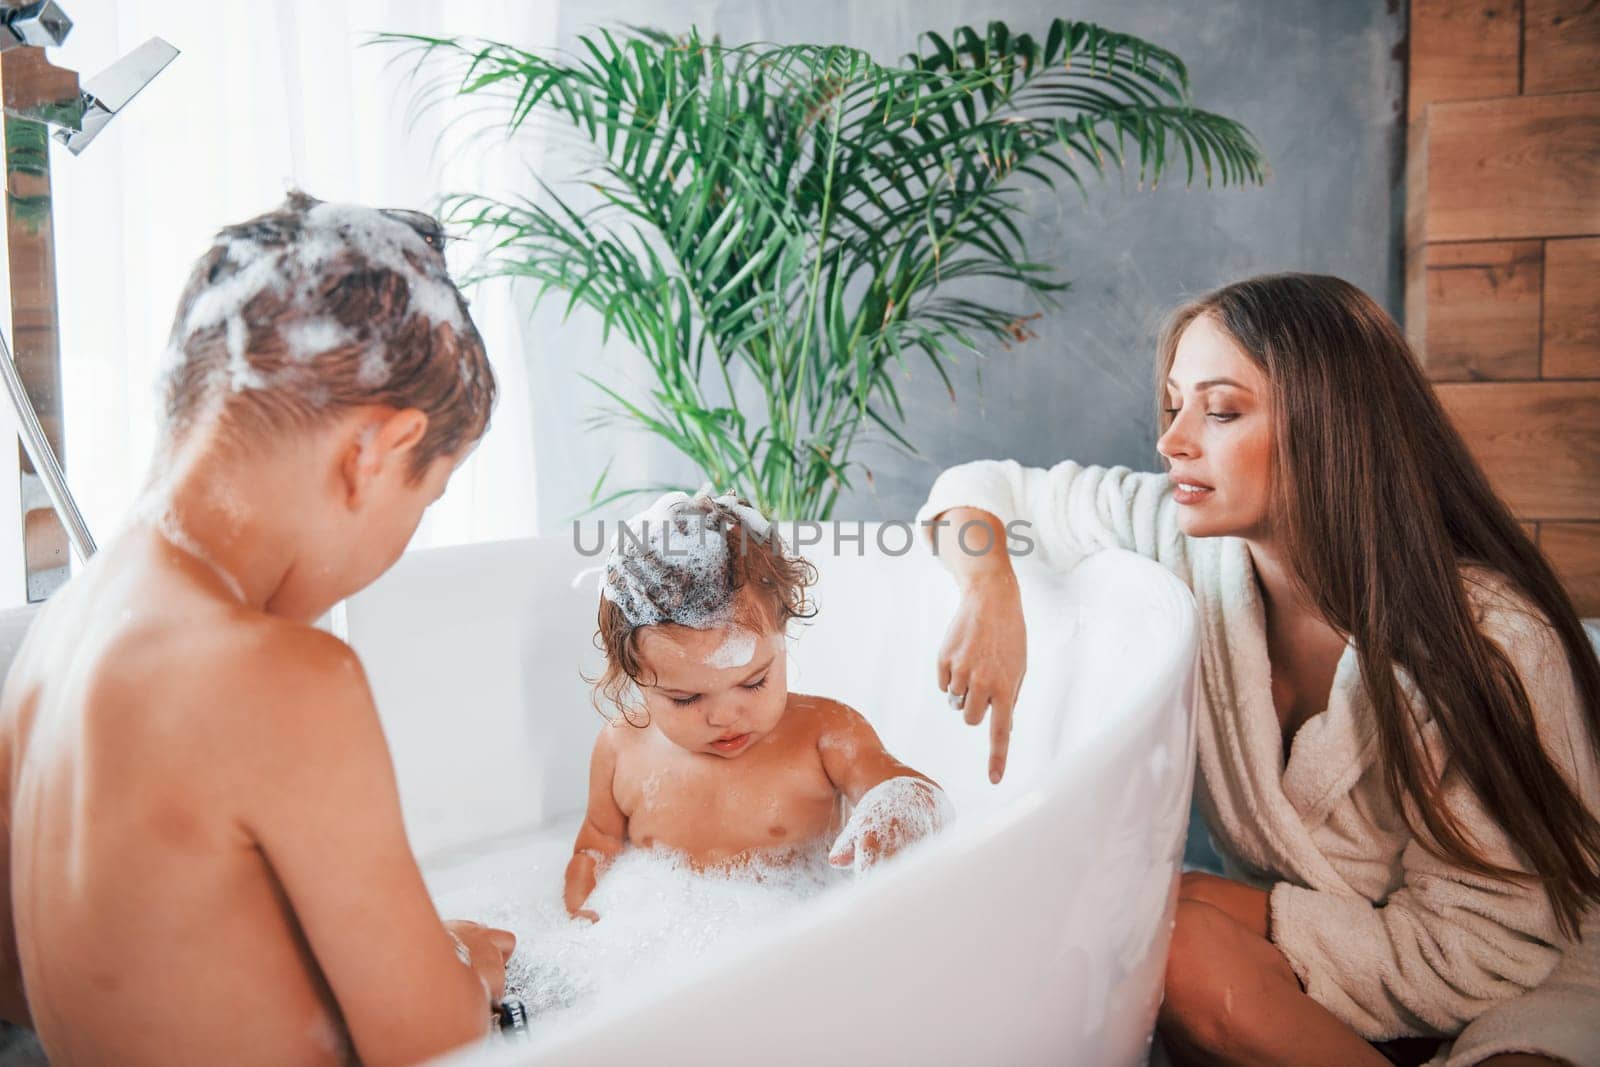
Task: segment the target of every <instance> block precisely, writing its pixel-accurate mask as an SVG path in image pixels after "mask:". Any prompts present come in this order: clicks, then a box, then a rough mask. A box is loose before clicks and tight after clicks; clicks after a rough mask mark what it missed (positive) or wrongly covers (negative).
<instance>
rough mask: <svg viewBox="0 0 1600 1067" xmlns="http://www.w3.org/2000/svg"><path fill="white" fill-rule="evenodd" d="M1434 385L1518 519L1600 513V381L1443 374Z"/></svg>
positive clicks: (1596, 516) (1582, 517)
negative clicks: (1454, 378) (1450, 378)
mask: <svg viewBox="0 0 1600 1067" xmlns="http://www.w3.org/2000/svg"><path fill="white" fill-rule="evenodd" d="M1434 391H1435V392H1436V393H1438V396H1439V399H1440V401H1442V402H1443V404H1444V406H1445V409H1446V410H1447V411H1448V412H1449V413H1450V417H1451V419H1452V420H1453V421H1454V422H1455V424H1456V426H1457V428H1458V429H1459V430H1460V431H1461V434H1462V436H1463V437H1465V438H1466V440H1467V444H1468V446H1469V447H1470V448H1471V449H1472V453H1473V455H1474V456H1476V457H1477V459H1478V462H1479V463H1481V464H1482V465H1483V468H1484V471H1485V472H1486V473H1487V474H1488V476H1489V480H1490V482H1492V483H1493V485H1494V489H1495V492H1497V493H1499V494H1500V498H1501V499H1502V500H1504V501H1505V502H1506V503H1507V504H1508V505H1509V506H1510V507H1511V510H1512V511H1514V512H1515V513H1516V515H1517V517H1518V518H1519V519H1533V520H1546V519H1577V520H1586V519H1587V520H1595V519H1600V382H1471V383H1448V382H1446V383H1441V384H1439V385H1436V386H1434ZM1543 529H1544V528H1543V527H1541V530H1543Z"/></svg>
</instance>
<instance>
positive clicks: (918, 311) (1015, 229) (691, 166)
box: [380, 19, 1265, 519]
mask: <svg viewBox="0 0 1600 1067" xmlns="http://www.w3.org/2000/svg"><path fill="white" fill-rule="evenodd" d="M380 40H381V41H385V42H389V43H399V44H403V45H405V46H407V47H408V48H410V49H415V50H417V51H418V52H419V54H418V56H417V60H418V67H417V69H418V70H424V69H426V70H431V71H434V72H437V75H438V76H437V78H436V79H435V80H434V81H433V83H432V87H433V89H434V90H436V91H443V92H446V93H450V94H460V95H463V96H473V97H483V98H486V104H487V106H488V107H489V109H490V113H491V114H493V115H494V116H495V118H494V126H495V127H496V128H497V129H503V130H505V131H506V132H507V133H508V134H509V133H512V132H515V131H517V130H519V129H521V128H523V127H524V126H525V125H526V124H528V123H530V122H531V121H533V119H534V118H535V117H536V116H539V115H545V116H550V117H553V118H554V119H556V120H557V121H559V122H561V123H563V124H570V126H571V127H574V128H576V129H577V130H578V131H580V134H581V135H582V136H584V137H586V138H587V140H588V142H589V143H590V144H592V146H593V149H594V153H593V155H594V158H593V171H592V174H591V175H590V177H591V179H592V180H591V182H590V184H591V185H592V187H593V189H594V190H595V191H596V192H597V193H598V198H599V199H598V206H596V207H594V208H591V209H586V210H577V209H575V208H573V207H572V206H570V205H569V203H568V202H567V200H565V199H563V198H562V197H561V196H560V195H558V194H557V193H556V191H555V190H553V189H551V188H549V187H547V186H544V185H543V183H541V187H540V189H538V190H536V191H534V193H533V195H530V196H528V197H526V198H523V199H519V200H516V201H508V200H504V199H495V198H490V197H486V196H482V195H477V194H471V193H465V194H456V195H452V196H449V197H447V198H446V201H445V208H444V214H445V216H446V218H447V220H448V221H451V222H452V223H454V224H458V225H460V226H464V227H465V228H466V229H467V230H469V231H472V232H474V233H475V234H477V235H479V236H481V237H485V238H487V244H488V246H489V248H490V251H489V253H488V254H487V255H486V257H485V259H484V261H483V263H482V265H481V266H480V267H479V268H478V270H477V271H476V272H475V276H476V277H480V278H482V277H510V278H527V279H531V280H532V281H533V282H535V283H536V284H537V286H538V290H537V293H538V297H539V298H540V299H543V298H544V297H545V296H547V295H548V294H550V293H551V292H552V291H558V292H561V293H564V294H565V295H566V310H567V312H568V313H570V312H571V311H572V310H573V309H574V308H576V307H577V306H579V305H583V306H585V307H587V308H589V309H591V310H592V311H593V312H595V313H598V314H599V315H600V316H601V317H602V322H603V328H604V332H605V334H606V336H608V337H609V336H610V334H611V332H612V331H619V332H620V333H621V334H622V335H623V336H624V337H626V338H627V340H628V341H629V342H631V343H632V344H633V345H634V346H635V347H637V349H638V350H639V351H640V352H642V353H643V355H644V357H645V358H646V359H647V360H648V361H649V363H650V365H651V367H652V368H653V370H654V373H655V375H656V381H655V383H654V388H653V390H652V391H651V393H650V396H649V399H648V400H647V401H635V400H631V399H629V398H628V397H626V396H624V395H622V393H621V392H619V391H618V390H617V389H614V388H612V387H611V386H608V385H606V384H604V383H602V382H598V381H595V382H594V384H595V385H596V386H598V387H599V388H600V389H601V390H602V391H603V392H604V393H605V394H606V395H607V396H608V397H609V398H610V400H611V402H612V403H613V404H614V405H615V407H614V408H612V409H610V410H609V411H608V413H607V414H608V415H609V416H610V417H618V416H620V417H623V418H625V419H630V420H633V421H635V422H637V423H638V424H639V425H640V426H643V427H644V428H646V429H647V430H649V431H650V432H652V433H654V434H656V435H658V436H660V437H661V438H663V439H664V440H666V441H667V442H669V443H670V444H671V445H672V446H673V447H674V448H676V449H678V450H679V451H681V452H682V453H684V454H685V455H687V456H689V457H690V458H691V459H692V460H693V461H694V462H695V463H696V464H697V465H698V466H699V468H700V469H701V471H702V472H703V474H704V476H705V478H707V479H709V480H710V481H711V482H712V483H714V484H715V485H716V486H718V487H719V488H733V489H736V490H738V491H739V492H740V493H741V494H742V495H744V496H746V497H747V498H749V499H750V500H751V501H752V502H753V503H755V504H756V505H757V506H758V507H760V508H761V509H762V510H764V511H766V512H767V513H768V514H769V515H773V516H775V517H778V518H784V519H826V518H828V517H830V516H831V514H832V511H833V508H834V505H835V503H836V502H837V500H838V496H839V493H840V491H841V490H842V489H844V488H846V487H848V486H850V484H851V483H850V475H851V473H852V470H853V468H854V467H855V464H854V463H853V462H852V461H851V459H850V455H851V449H852V447H853V446H854V445H855V444H856V443H857V441H858V435H860V434H861V433H862V431H863V430H864V429H866V430H867V431H868V432H873V431H874V430H876V431H881V432H882V433H884V434H887V435H888V437H890V438H892V439H893V440H894V441H895V442H898V444H899V445H901V446H903V447H904V448H906V449H908V450H911V451H913V452H914V451H915V449H914V446H913V445H912V443H911V441H910V440H909V439H908V438H907V436H906V434H905V433H904V432H903V429H902V428H903V426H904V422H905V412H904V409H903V408H902V406H901V401H900V397H899V395H898V391H897V389H896V385H895V376H894V373H893V371H894V370H895V369H897V368H898V369H903V368H905V367H906V365H907V359H908V357H914V358H924V357H925V358H926V359H927V360H928V361H929V362H930V363H931V365H932V367H933V369H934V371H935V372H936V373H938V374H939V376H940V377H941V378H942V379H943V381H944V384H945V387H946V389H948V390H949V391H950V393H951V396H952V398H954V395H955V392H954V387H953V386H952V384H951V382H950V376H949V368H948V365H949V363H950V362H951V360H952V358H953V356H954V354H955V352H957V351H958V350H961V349H967V350H971V351H975V352H980V353H981V352H982V350H983V346H984V345H985V343H993V342H997V341H998V342H1008V341H1011V340H1017V339H1021V338H1024V337H1026V336H1027V335H1028V334H1027V325H1026V324H1027V322H1028V320H1029V319H1030V318H1031V317H1034V316H1030V315H1029V314H1027V313H1026V312H1025V310H1024V309H1023V308H1022V307H1020V306H1018V305H1019V304H1020V303H1021V301H1020V299H1019V298H1021V297H1023V296H1028V295H1031V296H1032V297H1033V298H1035V299H1036V300H1037V301H1041V302H1044V303H1049V302H1050V301H1051V300H1052V297H1053V294H1055V293H1056V292H1058V291H1059V290H1062V289H1064V288H1066V286H1065V284H1064V283H1062V282H1061V281H1059V280H1058V278H1057V274H1056V272H1055V270H1054V269H1053V268H1052V267H1050V266H1048V265H1046V264H1043V263H1038V262H1035V261H1033V260H1032V259H1030V258H1029V256H1028V253H1027V248H1026V241H1025V240H1024V234H1023V230H1022V228H1021V226H1020V225H1019V222H1020V220H1019V218H1018V215H1019V212H1020V211H1021V206H1020V199H1019V194H1020V190H1019V188H1018V179H1019V178H1028V179H1031V180H1034V181H1036V182H1042V183H1044V184H1045V185H1047V186H1054V185H1055V184H1056V183H1058V182H1061V181H1063V180H1065V181H1070V182H1071V183H1072V184H1073V185H1075V186H1077V187H1078V188H1080V189H1082V188H1084V180H1085V178H1087V177H1090V176H1093V175H1098V174H1102V173H1103V172H1104V171H1105V169H1106V167H1107V166H1108V164H1110V163H1115V164H1116V165H1117V166H1119V167H1126V166H1128V165H1129V163H1130V161H1136V164H1137V173H1138V177H1139V181H1140V182H1141V184H1142V183H1145V182H1148V183H1149V184H1150V185H1151V186H1152V187H1153V186H1154V185H1155V183H1156V182H1157V181H1158V180H1159V178H1160V177H1161V175H1162V174H1163V173H1165V172H1166V171H1167V170H1168V168H1169V167H1171V166H1172V165H1174V164H1175V163H1176V162H1177V161H1178V160H1179V159H1181V161H1182V165H1183V170H1184V176H1185V180H1186V181H1188V182H1190V183H1192V182H1193V181H1194V179H1195V176H1196V174H1197V173H1198V174H1200V175H1201V176H1203V178H1204V180H1205V181H1206V182H1207V184H1210V183H1211V182H1213V181H1220V182H1223V183H1230V182H1231V183H1242V182H1245V181H1251V182H1260V181H1262V180H1263V177H1264V172H1265V164H1264V161H1263V158H1262V156H1261V153H1260V151H1259V150H1258V148H1257V145H1256V143H1255V141H1254V139H1253V138H1252V137H1251V135H1250V134H1249V133H1248V132H1247V131H1246V130H1245V129H1244V128H1243V127H1242V126H1241V125H1240V124H1239V123H1237V122H1235V121H1233V120H1232V119H1228V118H1225V117H1222V116H1220V115H1216V114H1212V113H1209V112H1206V111H1201V110H1198V109H1196V108H1194V107H1192V106H1190V104H1189V90H1188V79H1187V73H1186V71H1185V69H1184V65H1183V62H1182V61H1181V60H1180V59H1179V58H1178V57H1177V56H1175V55H1173V54H1172V53H1171V52H1168V51H1165V50H1163V49H1161V48H1157V47H1155V46H1153V45H1151V44H1148V43H1146V42H1144V41H1141V40H1139V39H1137V38H1134V37H1130V36H1127V35H1125V34H1120V33H1113V32H1109V31H1106V30H1104V29H1101V28H1100V27H1097V26H1093V25H1089V24H1086V23H1082V22H1069V21H1066V20H1062V19H1057V20H1055V21H1054V22H1052V23H1051V25H1050V27H1049V29H1048V31H1047V32H1046V33H1045V35H1044V37H1043V39H1042V40H1040V39H1037V38H1035V37H1032V36H1030V35H1028V34H1025V33H1019V34H1013V33H1012V32H1011V31H1010V30H1009V29H1008V28H1007V27H1006V26H1005V25H1004V24H1003V23H999V22H992V23H990V24H989V26H988V28H987V30H986V31H985V32H982V33H980V32H978V31H976V30H974V29H972V28H970V27H962V28H960V29H958V30H956V31H955V33H954V34H952V35H951V36H950V38H949V39H948V40H947V39H946V38H944V37H941V36H939V35H938V34H934V33H928V34H925V35H924V37H923V39H922V51H921V52H920V53H919V54H916V55H910V56H907V57H905V59H904V60H903V61H902V62H901V63H900V64H899V65H895V66H890V65H885V64H882V63H879V62H877V61H875V60H874V59H873V58H872V57H871V56H869V55H868V54H867V53H865V52H862V51H860V50H857V49H852V48H845V47H832V46H829V47H824V46H815V45H796V46H785V47H777V46H772V45H737V46H734V45H725V44H722V43H721V42H719V41H717V40H706V39H704V38H702V37H701V36H700V35H699V34H698V33H696V32H694V31H691V32H689V33H688V34H687V35H685V36H682V37H673V36H670V35H668V34H665V33H661V32H657V31H653V30H642V29H631V30H627V31H619V32H615V33H613V32H610V31H601V32H598V33H596V34H594V35H591V36H584V37H580V38H579V45H580V46H581V51H580V52H579V53H578V54H570V55H569V54H557V55H541V54H535V53H532V52H528V51H524V50H522V49H518V48H515V47H512V46H510V45H507V44H501V43H496V42H490V41H480V40H474V39H458V38H430V37H416V36H410V35H384V36H383V37H381V38H380ZM984 280H987V281H986V282H985V283H984V284H980V285H974V284H972V283H973V282H974V281H979V282H983V281H984ZM997 282H998V283H999V284H998V285H997V284H996V283H997ZM996 291H999V292H1003V293H1004V294H1005V299H1004V300H996V299H995V298H994V297H993V296H991V295H989V294H992V293H994V292H996ZM736 366H737V367H739V368H742V370H743V373H744V374H745V375H746V376H747V377H748V379H749V380H750V381H753V383H755V384H756V385H757V386H759V392H760V396H761V398H762V405H763V408H764V410H761V411H760V412H759V413H757V412H756V411H755V410H753V409H754V407H755V405H754V404H750V405H748V406H749V407H750V408H751V409H752V410H746V409H745V408H744V407H741V405H740V403H739V401H738V399H737V390H736V389H735V386H734V368H735V367H736ZM590 380H591V381H594V379H592V378H591V379H590ZM750 391H751V390H749V389H747V393H748V392H750ZM608 467H609V465H608ZM604 481H605V474H604V473H602V474H601V478H600V483H598V484H597V485H596V487H595V492H594V493H593V494H592V497H591V503H592V504H593V505H594V506H598V505H599V504H600V503H605V502H608V501H610V500H612V499H615V498H617V497H619V496H623V495H626V494H627V493H630V492H645V491H650V490H654V489H659V488H662V487H659V486H657V487H650V490H647V489H645V488H634V489H627V490H623V491H621V492H617V493H611V494H610V495H608V496H605V497H604V498H601V496H600V494H601V492H602V490H603V483H604Z"/></svg>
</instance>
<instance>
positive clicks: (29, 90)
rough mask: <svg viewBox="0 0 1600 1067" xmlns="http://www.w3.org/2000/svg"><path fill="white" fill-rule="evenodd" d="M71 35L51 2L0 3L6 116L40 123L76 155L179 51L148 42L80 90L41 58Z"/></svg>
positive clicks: (73, 77) (70, 75)
mask: <svg viewBox="0 0 1600 1067" xmlns="http://www.w3.org/2000/svg"><path fill="white" fill-rule="evenodd" d="M71 32H72V19H70V18H68V17H67V13H66V12H65V11H63V10H62V9H61V6H60V5H59V4H57V3H56V2H55V0H35V2H34V3H26V4H18V3H14V2H0V66H3V68H4V70H5V77H4V79H3V81H4V99H3V101H0V104H3V107H4V110H5V113H6V114H7V115H11V116H13V117H15V118H19V119H27V120H29V121H31V122H40V123H43V124H45V125H46V126H49V127H50V128H51V134H52V136H54V137H55V139H56V140H58V141H60V142H61V143H62V144H64V145H66V146H67V149H68V151H70V152H71V153H72V154H73V155H77V154H78V153H80V152H82V151H83V150H84V149H85V148H87V147H89V144H90V142H92V141H93V140H94V139H95V138H96V137H98V136H99V135H100V131H101V130H103V129H105V127H106V124H107V123H108V122H110V121H111V119H112V118H113V117H114V116H115V115H116V114H117V113H118V112H119V111H121V110H122V109H123V108H125V107H127V106H128V103H129V101H131V100H132V99H133V98H134V97H135V96H137V95H139V91H140V90H141V89H143V88H144V87H145V86H146V85H149V84H150V82H151V81H152V80H153V79H154V78H155V76H156V75H157V74H160V73H161V72H162V70H164V69H166V66H167V64H168V63H171V62H172V61H173V59H174V58H176V57H177V55H178V50H177V49H176V48H174V47H172V46H171V45H170V44H168V43H167V42H166V41H163V40H162V39H161V38H159V37H152V38H150V39H149V40H148V41H146V42H145V43H144V44H142V45H140V46H139V47H138V48H135V49H134V50H133V51H132V52H129V53H128V54H127V55H125V56H123V57H122V58H121V59H119V60H117V61H116V62H115V63H113V64H111V66H109V67H107V68H106V69H105V70H103V71H101V72H100V73H99V74H96V75H95V76H94V77H92V78H90V79H88V80H87V81H86V82H84V83H83V84H82V85H81V86H80V85H79V84H78V74H77V72H76V71H71V70H66V69H64V68H62V67H58V66H56V65H54V64H53V63H51V62H50V60H49V59H47V58H46V57H45V54H44V50H45V48H46V47H47V46H53V45H59V44H61V42H63V41H65V40H66V39H67V34H69V33H71Z"/></svg>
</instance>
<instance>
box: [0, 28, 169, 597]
mask: <svg viewBox="0 0 1600 1067" xmlns="http://www.w3.org/2000/svg"><path fill="white" fill-rule="evenodd" d="M71 32H72V19H71V18H69V17H68V16H67V13H66V12H65V11H63V10H62V8H61V6H60V5H59V4H57V3H56V2H55V0H32V2H19V0H0V110H3V112H4V116H5V119H4V125H5V141H6V145H5V149H6V151H5V165H6V174H5V178H6V184H5V190H6V202H5V208H6V217H5V226H6V254H7V256H8V258H9V262H10V267H11V271H10V278H11V294H10V297H11V322H12V328H13V331H14V333H15V335H16V342H17V344H16V349H17V351H16V355H15V358H13V355H12V352H11V346H10V345H9V344H7V343H6V339H5V338H4V337H3V336H0V378H3V379H4V385H5V389H6V393H7V395H8V397H9V399H10V400H11V402H12V405H13V406H14V407H15V408H16V413H17V425H18V429H19V435H20V436H21V438H22V444H23V448H24V450H25V451H26V453H27V462H25V463H24V464H23V470H22V509H23V541H24V557H25V566H26V568H27V585H28V599H29V600H31V601H36V600H43V599H45V598H46V597H47V596H49V594H50V593H51V592H53V591H54V590H55V589H57V588H59V587H60V586H61V585H62V584H64V583H65V582H66V580H67V577H68V575H69V574H70V568H69V566H68V560H67V559H66V548H67V545H69V544H70V546H71V548H72V551H73V552H74V553H76V555H77V556H78V558H79V559H80V560H83V561H85V562H87V560H88V559H89V557H90V556H92V555H93V554H94V551H95V544H94V540H93V538H92V537H91V536H90V534H89V529H88V526H87V525H86V524H85V523H84V521H83V516H82V514H81V513H80V512H79V510H78V506H77V502H76V501H75V500H74V498H73V496H72V492H71V490H70V489H68V487H67V483H66V478H65V476H64V474H63V472H62V467H61V464H60V462H59V459H58V457H59V456H60V454H61V444H62V432H61V389H60V378H61V367H60V338H59V331H58V322H59V309H58V307H57V300H56V276H55V239H54V229H53V227H52V225H51V204H52V201H51V194H50V156H49V152H48V151H47V150H46V148H47V142H46V141H45V140H44V137H43V131H44V130H46V129H48V130H49V131H50V134H51V136H53V137H54V138H55V139H56V140H58V141H60V142H61V143H62V144H63V145H65V146H66V147H67V150H68V151H70V152H71V153H72V154H73V155H77V154H78V153H80V152H82V151H83V150H84V149H85V148H87V147H88V146H89V145H90V144H91V143H92V142H93V141H94V139H95V138H96V137H98V136H99V135H100V131H102V130H104V129H105V127H106V124H107V123H109V122H110V121H111V120H112V119H113V118H114V117H115V116H116V115H117V114H118V113H119V112H121V111H122V110H123V109H124V108H125V107H127V106H128V104H129V103H130V102H131V101H132V100H133V98H134V97H135V96H137V95H138V94H139V91H140V90H141V89H143V88H144V87H145V86H146V85H148V84H150V82H151V80H152V79H154V78H155V76H156V75H157V74H160V73H161V71H162V70H164V69H165V68H166V66H167V64H168V63H171V62H172V60H173V59H174V58H175V57H176V56H177V55H178V50H177V49H176V48H173V47H172V46H171V45H170V44H168V43H167V42H166V41H163V40H162V39H161V38H159V37H152V38H150V40H148V41H146V42H145V43H144V44H142V45H140V46H139V47H138V48H135V49H134V50H133V51H132V52H129V53H128V54H127V55H125V56H123V57H122V58H121V59H119V60H117V61H116V62H115V63H113V64H112V65H111V66H109V67H107V68H106V69H105V70H103V71H101V72H100V73H99V74H96V75H94V76H93V77H91V78H89V79H87V80H86V81H84V82H83V83H82V84H80V83H79V80H78V73H77V72H76V71H72V70H66V69H64V68H62V67H58V66H56V65H55V64H53V63H51V62H50V60H49V58H48V57H46V55H45V49H46V48H47V47H54V46H59V45H60V44H61V43H62V42H63V41H65V40H66V38H67V35H68V34H69V33H71ZM19 368H20V369H19ZM41 497H43V498H45V499H47V500H48V503H49V508H45V507H43V506H41V505H43V503H44V500H41V499H40V498H41ZM63 535H64V536H63Z"/></svg>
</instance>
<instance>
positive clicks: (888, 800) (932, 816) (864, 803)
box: [828, 775, 956, 873]
mask: <svg viewBox="0 0 1600 1067" xmlns="http://www.w3.org/2000/svg"><path fill="white" fill-rule="evenodd" d="M955 816H956V812H955V806H954V805H953V804H951V803H950V798H949V797H947V796H946V795H945V792H944V790H943V789H940V788H939V787H938V786H936V785H934V784H933V783H932V782H928V781H924V780H923V779H921V778H913V777H911V776H910V775H903V776H901V777H899V778H890V779H888V780H887V781H883V782H879V783H878V784H877V785H875V786H873V787H872V788H871V789H869V790H867V791H866V793H864V794H863V795H862V797H861V800H860V802H859V803H857V804H856V807H855V810H854V811H852V812H851V813H850V819H849V821H848V822H846V823H845V824H844V829H843V830H841V831H839V836H838V838H836V839H835V840H834V843H833V847H832V848H831V849H829V850H828V859H829V862H832V861H833V860H834V859H835V858H836V857H841V856H843V854H844V852H845V850H846V849H847V848H848V849H852V850H854V857H853V859H852V860H851V863H850V867H851V869H852V870H854V871H856V872H857V873H860V872H862V871H864V870H866V869H867V868H868V867H870V866H871V865H872V862H873V861H871V860H870V859H869V858H868V857H867V856H866V855H864V854H863V850H862V848H861V842H862V839H863V838H865V837H866V835H867V834H873V835H875V836H876V837H877V839H878V842H879V845H880V847H887V848H892V849H895V850H899V849H902V848H905V847H906V846H907V845H909V844H911V843H912V842H914V841H920V840H921V839H923V838H925V837H931V836H932V835H934V834H936V833H938V832H939V831H940V830H942V829H944V828H945V827H946V826H948V825H949V824H950V823H951V822H953V821H955Z"/></svg>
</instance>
